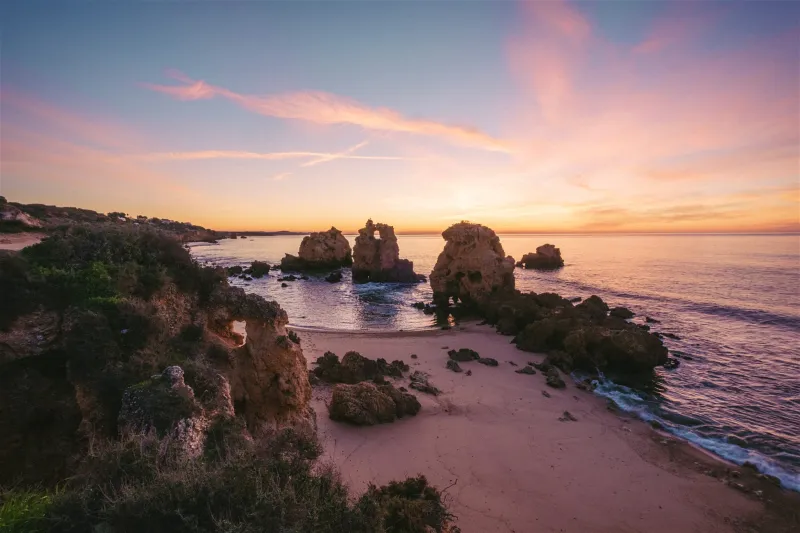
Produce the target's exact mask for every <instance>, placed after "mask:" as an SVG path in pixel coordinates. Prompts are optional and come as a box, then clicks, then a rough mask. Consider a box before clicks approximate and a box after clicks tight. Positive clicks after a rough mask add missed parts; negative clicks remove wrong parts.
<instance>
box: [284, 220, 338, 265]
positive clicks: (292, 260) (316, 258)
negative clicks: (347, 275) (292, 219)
mask: <svg viewBox="0 0 800 533" xmlns="http://www.w3.org/2000/svg"><path fill="white" fill-rule="evenodd" d="M352 263H353V258H352V252H351V250H350V243H349V242H348V241H347V238H345V236H344V235H342V232H341V231H339V230H338V229H336V228H334V227H331V229H329V230H328V231H320V232H318V233H312V234H311V235H308V236H306V237H304V238H303V242H301V243H300V251H299V252H298V255H296V256H295V255H291V254H286V256H285V257H284V258H283V259H281V270H297V271H303V270H325V269H331V268H339V267H342V266H350V265H351V264H352Z"/></svg>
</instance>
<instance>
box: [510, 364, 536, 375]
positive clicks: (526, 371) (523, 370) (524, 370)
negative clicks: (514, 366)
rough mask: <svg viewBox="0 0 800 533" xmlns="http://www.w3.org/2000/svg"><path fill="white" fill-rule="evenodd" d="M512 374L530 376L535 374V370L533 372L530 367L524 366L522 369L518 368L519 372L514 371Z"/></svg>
mask: <svg viewBox="0 0 800 533" xmlns="http://www.w3.org/2000/svg"><path fill="white" fill-rule="evenodd" d="M514 372H516V373H517V374H529V375H531V376H532V375H534V374H536V370H534V369H533V367H532V366H526V367H524V368H520V369H519V370H514Z"/></svg>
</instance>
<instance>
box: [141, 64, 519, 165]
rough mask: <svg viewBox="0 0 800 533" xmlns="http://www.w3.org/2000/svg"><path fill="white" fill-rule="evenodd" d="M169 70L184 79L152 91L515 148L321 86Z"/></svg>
mask: <svg viewBox="0 0 800 533" xmlns="http://www.w3.org/2000/svg"><path fill="white" fill-rule="evenodd" d="M168 75H169V76H170V77H172V78H173V79H175V80H176V81H178V82H181V83H182V84H183V85H159V84H153V83H143V84H142V86H143V87H146V88H148V89H150V90H153V91H158V92H161V93H164V94H167V95H170V96H172V97H174V98H177V99H178V100H205V99H209V98H213V97H215V96H219V97H222V98H226V99H228V100H231V101H232V102H235V103H237V104H239V105H240V106H242V107H244V108H245V109H248V110H250V111H252V112H254V113H258V114H260V115H264V116H268V117H275V118H282V119H291V120H303V121H308V122H314V123H317V124H352V125H355V126H360V127H362V128H364V129H367V130H376V131H387V132H398V133H410V134H417V135H426V136H431V137H437V138H440V139H443V140H446V141H448V142H450V143H453V144H458V145H462V146H470V147H474V148H480V149H483V150H490V151H495V152H511V150H512V147H511V145H510V144H509V143H508V142H507V141H505V140H502V139H498V138H495V137H493V136H491V135H489V134H487V133H484V132H482V131H480V130H478V129H476V128H471V127H466V126H457V125H452V124H446V123H443V122H439V121H435V120H427V119H415V118H408V117H405V116H403V115H402V114H401V113H399V112H398V111H395V110H393V109H389V108H386V107H369V106H366V105H364V104H361V103H360V102H357V101H356V100H353V99H350V98H346V97H343V96H338V95H335V94H331V93H326V92H322V91H299V92H291V93H283V94H272V95H247V94H239V93H236V92H233V91H231V90H229V89H226V88H224V87H217V86H214V85H211V84H208V83H206V82H205V81H202V80H193V79H191V78H189V77H187V76H185V75H184V74H182V73H180V72H177V71H174V70H171V71H168Z"/></svg>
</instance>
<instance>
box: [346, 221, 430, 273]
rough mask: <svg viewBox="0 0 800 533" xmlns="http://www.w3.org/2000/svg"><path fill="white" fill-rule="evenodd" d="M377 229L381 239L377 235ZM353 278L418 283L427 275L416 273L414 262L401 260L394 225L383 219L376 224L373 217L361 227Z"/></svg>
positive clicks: (354, 250)
mask: <svg viewBox="0 0 800 533" xmlns="http://www.w3.org/2000/svg"><path fill="white" fill-rule="evenodd" d="M376 231H377V232H378V238H375V232H376ZM353 280H354V281H358V282H367V281H391V282H400V283H416V282H418V281H425V276H421V275H420V274H416V273H415V272H414V263H413V262H411V261H409V260H408V259H400V247H399V246H398V245H397V236H396V235H395V234H394V228H393V227H392V226H389V225H388V224H382V223H380V222H379V223H377V224H375V223H374V222H372V219H369V220H367V223H366V224H365V226H364V227H363V228H361V229H360V230H358V237H356V244H355V246H354V248H353Z"/></svg>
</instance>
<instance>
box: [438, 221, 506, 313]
mask: <svg viewBox="0 0 800 533" xmlns="http://www.w3.org/2000/svg"><path fill="white" fill-rule="evenodd" d="M442 237H444V240H445V241H446V244H445V246H444V250H443V251H442V253H441V254H439V258H438V259H437V261H436V266H435V267H434V268H433V272H431V276H430V280H431V289H433V300H434V302H435V303H436V304H437V305H444V306H446V305H449V303H450V299H451V298H452V300H453V302H458V301H462V302H464V303H474V302H477V301H478V300H479V299H480V298H481V297H482V296H484V295H488V294H490V293H492V292H494V291H498V290H503V289H510V290H513V289H514V258H513V257H511V256H506V254H505V252H504V251H503V245H502V244H500V238H499V237H498V236H497V234H495V232H494V231H492V230H491V229H490V228H487V227H486V226H482V225H480V224H472V223H469V222H459V223H458V224H453V225H452V226H450V227H449V228H447V229H446V230H445V231H444V232H442Z"/></svg>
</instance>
